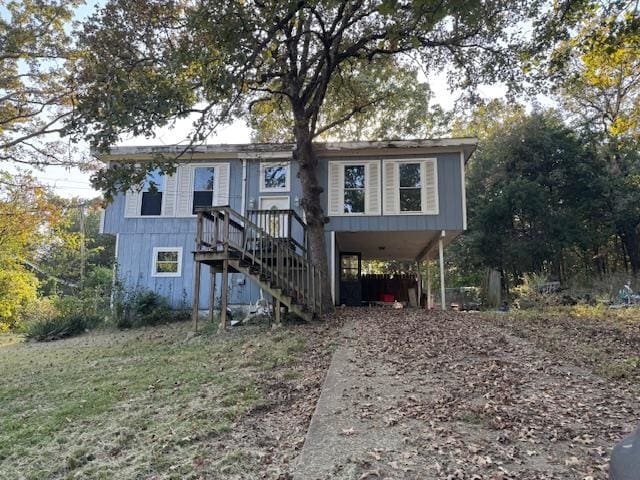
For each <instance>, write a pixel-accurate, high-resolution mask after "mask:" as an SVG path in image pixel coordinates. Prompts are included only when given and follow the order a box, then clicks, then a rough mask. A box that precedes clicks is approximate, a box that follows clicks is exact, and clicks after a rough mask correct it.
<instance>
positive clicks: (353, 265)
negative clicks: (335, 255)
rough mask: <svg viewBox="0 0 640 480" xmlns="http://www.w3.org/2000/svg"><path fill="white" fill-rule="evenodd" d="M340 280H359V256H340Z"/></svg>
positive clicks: (347, 254)
mask: <svg viewBox="0 0 640 480" xmlns="http://www.w3.org/2000/svg"><path fill="white" fill-rule="evenodd" d="M340 280H342V281H347V282H349V281H351V282H353V281H359V280H360V255H359V254H356V253H343V254H341V255H340Z"/></svg>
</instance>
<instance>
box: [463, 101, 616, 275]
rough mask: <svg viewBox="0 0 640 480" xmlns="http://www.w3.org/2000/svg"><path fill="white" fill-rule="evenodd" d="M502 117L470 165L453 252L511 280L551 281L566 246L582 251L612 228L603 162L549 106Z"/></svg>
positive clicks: (560, 268) (559, 269)
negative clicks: (542, 277) (462, 229)
mask: <svg viewBox="0 0 640 480" xmlns="http://www.w3.org/2000/svg"><path fill="white" fill-rule="evenodd" d="M481 113H482V112H481ZM502 118H504V119H507V118H508V119H509V120H508V122H504V123H502V122H500V123H501V126H500V127H499V128H496V127H494V126H491V125H490V126H489V128H488V132H487V134H486V137H485V139H484V141H483V143H482V145H481V146H480V148H479V149H478V152H477V153H476V155H475V156H474V158H473V160H472V161H471V163H470V165H469V172H468V197H467V198H468V210H469V219H470V233H469V235H468V236H467V238H466V239H465V241H464V245H462V246H461V247H460V251H461V252H464V253H467V254H469V260H470V262H473V263H475V267H476V268H482V267H491V268H496V269H498V270H499V271H502V272H504V273H505V274H508V275H510V276H511V278H512V279H514V280H515V281H516V282H517V281H518V280H519V279H520V278H521V277H522V275H523V274H524V273H530V272H535V273H544V274H546V275H550V276H553V277H555V278H556V279H558V278H559V277H561V276H562V275H563V273H565V272H563V269H565V268H566V267H567V266H566V264H565V262H564V259H565V258H566V252H568V251H584V252H589V251H590V250H591V249H593V248H594V246H596V245H599V244H600V243H601V242H602V241H603V238H607V237H608V236H609V235H610V234H611V230H610V228H609V229H608V230H607V225H606V224H603V222H602V219H603V214H604V212H605V211H606V204H605V202H604V201H603V197H604V189H605V185H603V183H602V181H601V178H602V177H601V173H602V165H601V163H600V162H598V159H597V158H595V156H594V155H593V152H592V151H590V150H589V149H587V148H585V147H584V145H583V143H582V142H581V140H580V139H579V138H577V137H576V136H575V134H574V133H573V132H572V131H571V130H569V129H568V128H567V127H566V126H565V125H564V124H563V123H562V121H561V120H560V119H559V118H558V117H557V115H555V114H554V113H553V112H544V113H542V112H537V113H533V114H531V115H523V114H521V113H517V114H516V115H515V116H513V115H511V116H504V115H503V116H502ZM494 125H495V123H494Z"/></svg>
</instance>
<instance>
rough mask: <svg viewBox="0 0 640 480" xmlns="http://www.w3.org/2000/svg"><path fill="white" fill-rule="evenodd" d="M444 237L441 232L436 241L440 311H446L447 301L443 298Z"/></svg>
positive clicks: (443, 233)
mask: <svg viewBox="0 0 640 480" xmlns="http://www.w3.org/2000/svg"><path fill="white" fill-rule="evenodd" d="M444 236H445V231H444V230H442V233H441V234H440V238H439V239H438V258H439V260H440V301H441V302H442V303H441V305H442V310H446V309H447V304H446V302H447V300H446V298H445V291H444Z"/></svg>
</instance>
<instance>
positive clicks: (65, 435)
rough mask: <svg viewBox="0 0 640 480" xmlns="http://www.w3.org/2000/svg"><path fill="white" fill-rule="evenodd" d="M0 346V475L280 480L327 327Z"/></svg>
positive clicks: (308, 403)
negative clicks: (267, 479) (264, 479)
mask: <svg viewBox="0 0 640 480" xmlns="http://www.w3.org/2000/svg"><path fill="white" fill-rule="evenodd" d="M190 329H191V327H190V325H188V324H173V325H168V326H162V327H156V328H147V329H141V330H132V331H124V332H114V331H97V332H93V333H90V334H86V335H83V336H81V337H78V338H73V339H67V340H62V341H57V342H52V343H48V344H33V343H31V344H24V343H14V341H15V338H13V340H12V342H8V341H7V342H0V365H1V366H2V370H3V372H2V381H1V382H0V479H3V480H4V479H7V480H9V479H11V480H16V479H43V480H44V479H47V480H50V479H75V478H81V479H114V478H117V479H123V480H126V479H170V478H171V479H201V478H202V479H240V478H243V479H244V478H246V479H249V478H250V479H260V478H269V479H277V478H287V473H286V472H287V471H288V470H289V462H290V461H291V459H292V458H294V457H295V455H296V454H297V452H298V450H299V447H300V446H301V445H302V442H303V440H304V435H305V433H306V429H307V425H308V422H309V418H310V417H311V415H312V413H313V410H314V408H315V403H316V400H317V396H318V394H319V391H320V387H321V384H322V381H323V379H324V373H325V371H326V367H327V366H328V363H329V360H330V356H331V352H332V349H333V345H332V342H333V340H334V338H335V335H334V333H335V331H336V329H335V328H334V327H333V326H332V325H331V324H312V325H307V326H290V327H286V328H284V329H281V330H278V331H273V332H272V331H268V330H265V329H260V328H254V327H247V328H243V329H238V330H234V331H233V332H228V333H226V334H224V335H222V336H220V335H217V334H216V333H211V334H204V335H201V336H196V337H193V336H192V335H191V334H190Z"/></svg>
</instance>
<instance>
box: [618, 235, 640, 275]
mask: <svg viewBox="0 0 640 480" xmlns="http://www.w3.org/2000/svg"><path fill="white" fill-rule="evenodd" d="M618 235H619V236H620V240H621V241H622V244H623V245H624V249H625V250H626V252H627V256H628V257H629V263H630V265H631V272H632V273H633V275H634V276H636V275H638V273H639V272H640V238H638V231H637V228H636V225H624V226H622V227H620V228H619V229H618Z"/></svg>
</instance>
